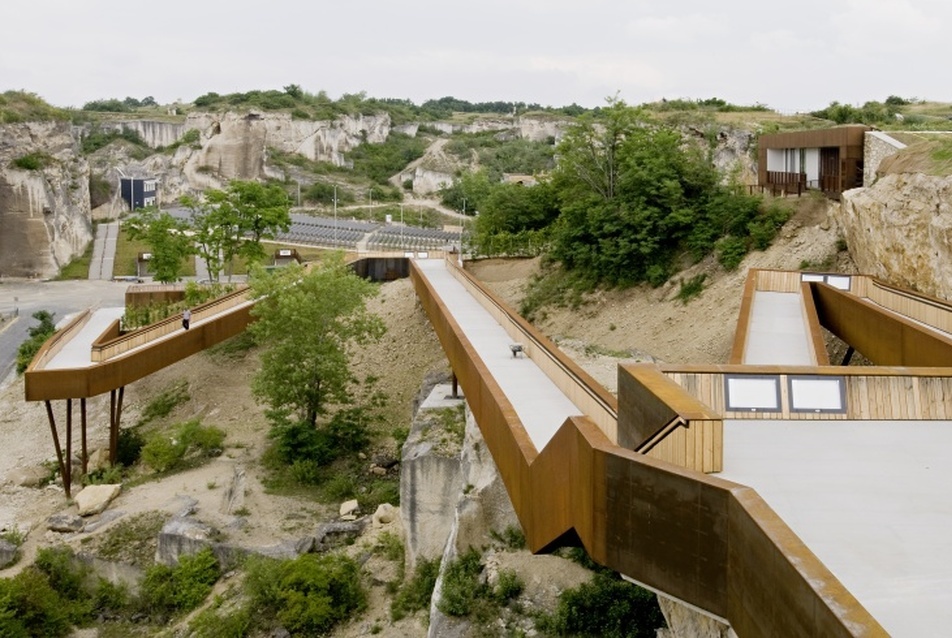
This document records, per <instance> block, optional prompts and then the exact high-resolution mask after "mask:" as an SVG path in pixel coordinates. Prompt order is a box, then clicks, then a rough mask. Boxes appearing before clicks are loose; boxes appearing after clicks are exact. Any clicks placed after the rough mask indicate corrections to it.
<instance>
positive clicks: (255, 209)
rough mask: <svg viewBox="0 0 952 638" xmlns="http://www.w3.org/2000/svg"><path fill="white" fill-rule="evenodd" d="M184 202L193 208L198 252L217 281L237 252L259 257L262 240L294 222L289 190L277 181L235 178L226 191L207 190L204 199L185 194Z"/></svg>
mask: <svg viewBox="0 0 952 638" xmlns="http://www.w3.org/2000/svg"><path fill="white" fill-rule="evenodd" d="M182 203H183V205H185V206H186V207H187V208H190V209H191V210H192V223H191V226H192V230H193V231H194V233H195V242H196V245H197V246H198V253H199V255H200V256H201V257H202V258H203V259H205V261H206V262H207V263H208V270H209V273H210V274H211V278H212V279H213V280H214V281H218V279H219V275H220V273H221V271H222V270H223V267H224V265H225V264H227V263H230V262H231V260H232V259H233V258H234V257H235V256H242V257H244V258H245V259H247V260H248V261H249V262H255V261H260V260H261V259H262V258H263V257H264V249H263V248H262V247H261V240H262V239H274V237H275V234H276V233H277V232H278V231H279V230H287V229H288V228H289V227H290V225H291V215H290V203H289V201H288V196H287V193H285V192H284V190H283V189H282V188H281V187H280V186H278V185H276V184H261V183H259V182H251V181H241V180H234V181H232V182H231V183H229V184H228V187H227V188H226V189H225V190H223V191H222V190H218V189H212V190H209V191H206V192H205V197H204V199H203V200H197V199H195V198H192V197H183V198H182Z"/></svg>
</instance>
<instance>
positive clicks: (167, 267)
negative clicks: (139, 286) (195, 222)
mask: <svg viewBox="0 0 952 638" xmlns="http://www.w3.org/2000/svg"><path fill="white" fill-rule="evenodd" d="M126 229H127V230H128V232H129V236H130V237H132V238H133V239H140V240H142V241H144V242H145V243H146V244H148V245H149V249H150V250H151V251H152V259H151V260H150V262H149V263H150V265H151V268H152V273H153V276H154V278H155V279H157V280H158V281H161V282H162V283H172V282H174V281H178V279H179V275H180V273H181V272H182V260H183V259H185V258H186V257H187V256H189V255H191V254H192V253H193V252H194V249H193V246H192V239H191V238H190V237H189V236H188V234H187V231H188V230H189V225H188V223H186V222H184V221H182V220H180V219H176V218H175V217H172V215H170V214H169V213H167V212H164V211H160V210H158V209H156V208H143V209H142V210H140V211H137V212H136V213H135V215H132V216H131V217H129V219H128V220H127V221H126Z"/></svg>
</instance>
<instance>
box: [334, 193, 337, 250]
mask: <svg viewBox="0 0 952 638" xmlns="http://www.w3.org/2000/svg"><path fill="white" fill-rule="evenodd" d="M334 246H335V247H336V246H337V184H334Z"/></svg>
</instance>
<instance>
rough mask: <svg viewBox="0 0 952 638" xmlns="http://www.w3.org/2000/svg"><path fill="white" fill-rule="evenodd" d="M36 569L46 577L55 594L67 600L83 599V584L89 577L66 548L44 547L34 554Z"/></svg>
mask: <svg viewBox="0 0 952 638" xmlns="http://www.w3.org/2000/svg"><path fill="white" fill-rule="evenodd" d="M34 565H35V566H36V568H37V569H38V570H39V571H41V572H42V573H43V574H45V575H46V578H47V580H48V581H49V583H50V587H52V588H53V589H54V590H56V592H57V593H58V594H59V595H61V596H63V597H64V598H66V599H68V600H80V599H82V598H83V597H84V594H85V591H84V586H83V584H84V582H85V580H86V579H87V578H88V576H89V572H88V570H87V569H85V568H81V567H78V566H77V564H76V562H75V560H74V554H73V550H71V549H69V548H68V547H65V546H64V547H44V548H42V549H40V550H39V551H38V552H37V554H36V560H35V561H34Z"/></svg>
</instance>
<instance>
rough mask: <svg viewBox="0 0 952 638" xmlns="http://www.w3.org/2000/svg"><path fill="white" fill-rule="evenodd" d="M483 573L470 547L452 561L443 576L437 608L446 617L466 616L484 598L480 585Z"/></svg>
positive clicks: (475, 552) (478, 559) (474, 551)
mask: <svg viewBox="0 0 952 638" xmlns="http://www.w3.org/2000/svg"><path fill="white" fill-rule="evenodd" d="M482 571H483V566H482V564H481V563H480V555H479V552H478V551H476V550H475V549H474V548H472V547H470V548H469V549H468V550H466V552H464V553H463V554H460V556H459V557H458V558H456V559H455V560H453V562H451V563H450V564H449V565H448V566H447V568H446V573H445V574H444V575H443V588H442V591H441V595H440V600H439V602H438V603H437V604H436V606H437V608H438V609H439V610H440V611H442V612H443V613H444V614H446V615H447V616H468V615H469V614H470V612H472V611H473V609H474V606H475V604H476V601H477V600H479V599H480V598H483V597H485V594H486V591H485V589H486V587H485V585H482V584H481V583H480V579H479V576H480V574H481V573H482Z"/></svg>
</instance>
